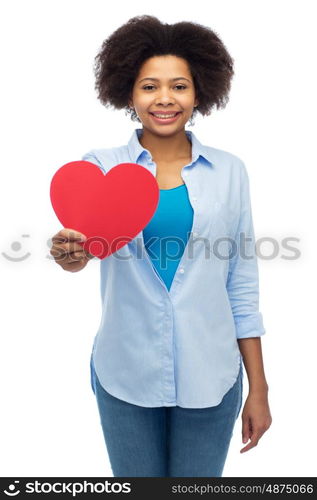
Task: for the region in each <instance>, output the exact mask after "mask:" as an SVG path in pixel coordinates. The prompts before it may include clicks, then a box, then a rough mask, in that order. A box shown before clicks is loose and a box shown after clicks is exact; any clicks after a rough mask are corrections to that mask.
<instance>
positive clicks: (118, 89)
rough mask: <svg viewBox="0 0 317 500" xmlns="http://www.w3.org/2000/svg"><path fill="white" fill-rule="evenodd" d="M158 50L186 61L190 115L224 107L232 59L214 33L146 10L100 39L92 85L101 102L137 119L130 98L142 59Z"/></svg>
mask: <svg viewBox="0 0 317 500" xmlns="http://www.w3.org/2000/svg"><path fill="white" fill-rule="evenodd" d="M160 55H175V56H178V57H181V58H183V59H185V60H186V61H187V63H188V64H189V67H190V70H191V74H192V78H193V82H194V87H195V92H196V96H197V98H198V101H199V104H198V106H197V107H196V108H195V110H194V112H193V114H192V117H191V119H192V118H193V117H194V115H195V114H196V113H197V112H200V113H201V114H202V115H210V113H211V110H212V108H213V107H214V106H216V107H217V109H219V108H224V107H225V106H226V104H227V102H228V100H229V96H228V95H229V91H230V87H231V79H232V77H233V75H234V71H233V59H232V58H231V56H230V54H229V53H228V51H227V49H226V47H225V46H224V44H223V43H222V41H221V40H220V38H219V37H218V35H217V34H216V33H215V32H214V31H212V30H211V29H209V28H207V27H206V26H202V25H201V24H197V23H192V22H187V21H183V22H178V23H175V24H167V23H162V22H161V21H160V20H159V19H157V18H156V17H153V16H148V15H144V16H136V17H133V18H131V19H129V21H128V22H127V23H125V24H123V25H122V26H120V27H119V28H118V29H117V30H116V31H114V32H113V33H112V35H110V36H109V38H107V39H106V40H105V41H104V42H103V43H102V46H101V48H100V50H99V52H98V54H97V56H96V57H95V62H94V74H95V77H96V81H95V90H96V91H97V94H98V99H99V100H100V101H101V103H102V104H103V105H104V106H106V107H109V106H113V107H114V108H115V109H123V108H125V110H126V114H130V115H131V116H130V117H131V119H132V120H133V121H139V122H140V119H139V118H138V116H137V114H136V112H135V111H134V109H132V108H130V107H129V105H128V100H129V97H130V95H131V92H132V89H133V86H134V82H135V79H136V77H137V75H138V73H139V70H140V68H141V66H142V64H143V63H144V62H145V61H146V60H147V59H149V58H151V57H154V56H160Z"/></svg>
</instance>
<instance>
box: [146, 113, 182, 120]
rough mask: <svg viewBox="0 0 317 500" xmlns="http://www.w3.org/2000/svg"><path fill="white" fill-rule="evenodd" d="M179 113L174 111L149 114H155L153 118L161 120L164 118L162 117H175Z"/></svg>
mask: <svg viewBox="0 0 317 500" xmlns="http://www.w3.org/2000/svg"><path fill="white" fill-rule="evenodd" d="M180 113H181V111H177V112H176V113H170V114H161V113H150V115H152V116H155V118H160V119H161V120H164V119H171V118H175V116H177V115H179V114H180Z"/></svg>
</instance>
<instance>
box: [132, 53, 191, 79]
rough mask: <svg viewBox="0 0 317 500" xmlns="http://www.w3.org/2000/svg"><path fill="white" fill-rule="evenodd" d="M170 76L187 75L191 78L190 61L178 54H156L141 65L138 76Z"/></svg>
mask: <svg viewBox="0 0 317 500" xmlns="http://www.w3.org/2000/svg"><path fill="white" fill-rule="evenodd" d="M166 75H168V77H169V78H173V77H179V76H185V77H187V78H191V74H190V68H189V64H188V62H187V61H186V60H185V59H183V58H181V57H177V56H172V55H166V56H154V57H151V58H149V59H147V60H146V61H145V62H144V63H143V64H142V66H141V68H140V71H139V74H138V78H144V77H146V76H149V77H153V78H162V79H163V78H164V77H165V78H166Z"/></svg>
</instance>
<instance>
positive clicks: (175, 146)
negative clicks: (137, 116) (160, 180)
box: [139, 128, 192, 162]
mask: <svg viewBox="0 0 317 500" xmlns="http://www.w3.org/2000/svg"><path fill="white" fill-rule="evenodd" d="M139 142H140V144H141V145H142V146H143V147H144V148H145V149H147V150H148V151H150V153H151V155H152V158H153V160H154V161H161V162H172V161H176V160H178V159H181V158H188V157H191V151H192V146H191V142H190V141H189V139H188V138H187V135H186V132H185V129H183V130H181V131H180V132H177V133H176V134H175V135H171V136H166V137H164V136H159V135H155V134H153V133H152V132H149V131H148V130H147V129H144V128H143V129H142V134H141V136H140V138H139Z"/></svg>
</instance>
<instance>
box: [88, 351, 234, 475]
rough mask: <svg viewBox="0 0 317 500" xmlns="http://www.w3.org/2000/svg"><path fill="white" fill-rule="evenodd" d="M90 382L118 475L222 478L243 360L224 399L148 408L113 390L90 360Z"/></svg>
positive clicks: (114, 468) (113, 467) (106, 441)
mask: <svg viewBox="0 0 317 500" xmlns="http://www.w3.org/2000/svg"><path fill="white" fill-rule="evenodd" d="M90 368H91V386H92V389H93V391H94V393H95V396H96V399H97V405H98V410H99V415H100V422H101V427H102V431H103V435H104V440H105V443H106V447H107V451H108V456H109V460H110V464H111V468H112V472H113V475H114V477H221V476H222V471H223V468H224V464H225V460H226V457H227V453H228V449H229V445H230V440H231V437H232V434H233V428H234V425H235V422H236V419H237V418H238V415H239V412H240V409H241V405H242V392H243V387H242V385H243V384H242V363H241V368H240V372H239V376H238V378H237V381H236V382H235V384H234V385H233V386H232V388H231V389H230V390H229V391H228V392H227V393H226V394H225V396H224V397H223V399H222V401H221V403H220V404H219V405H217V406H212V407H209V408H181V407H179V406H171V407H165V406H162V407H156V408H146V407H143V406H137V405H134V404H131V403H127V402H126V401H122V400H121V399H117V398H115V397H114V396H112V395H111V394H109V393H108V392H107V391H105V389H104V388H103V387H102V386H101V385H100V382H99V380H98V377H97V375H96V372H95V370H94V366H93V362H92V360H91V362H90Z"/></svg>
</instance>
